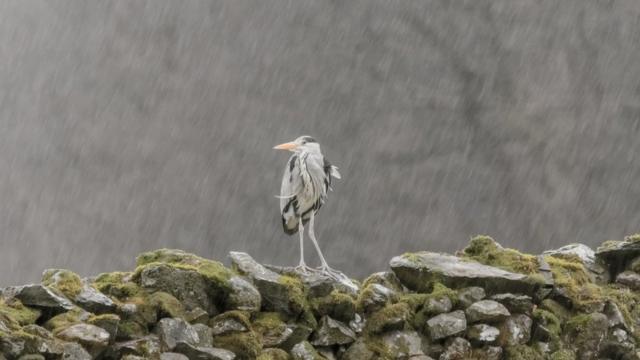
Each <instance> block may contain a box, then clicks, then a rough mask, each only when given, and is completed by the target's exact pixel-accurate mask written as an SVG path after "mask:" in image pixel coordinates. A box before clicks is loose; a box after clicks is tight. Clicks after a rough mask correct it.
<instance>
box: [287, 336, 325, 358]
mask: <svg viewBox="0 0 640 360" xmlns="http://www.w3.org/2000/svg"><path fill="white" fill-rule="evenodd" d="M291 356H292V358H293V360H325V358H324V357H322V356H321V355H320V354H318V352H317V351H316V349H314V348H313V346H312V345H311V344H309V343H308V342H306V341H303V342H301V343H298V344H296V345H295V346H294V347H293V349H291Z"/></svg>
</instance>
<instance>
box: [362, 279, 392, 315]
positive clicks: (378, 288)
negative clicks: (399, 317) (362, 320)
mask: <svg viewBox="0 0 640 360" xmlns="http://www.w3.org/2000/svg"><path fill="white" fill-rule="evenodd" d="M395 297H396V293H395V291H393V290H391V289H389V288H388V287H386V286H384V285H380V284H370V285H367V286H366V287H365V288H364V289H363V290H362V291H361V292H360V294H359V296H358V306H359V307H360V308H361V310H362V311H364V312H365V313H372V312H375V311H377V310H379V309H381V308H383V307H384V306H385V305H387V304H388V303H390V302H391V301H392V300H393V299H394V298H395Z"/></svg>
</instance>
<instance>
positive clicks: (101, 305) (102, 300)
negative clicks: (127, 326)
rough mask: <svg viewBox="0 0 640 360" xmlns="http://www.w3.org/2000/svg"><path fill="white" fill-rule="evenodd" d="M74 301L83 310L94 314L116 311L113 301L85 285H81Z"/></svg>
mask: <svg viewBox="0 0 640 360" xmlns="http://www.w3.org/2000/svg"><path fill="white" fill-rule="evenodd" d="M74 301H75V302H76V304H78V305H79V306H80V307H82V308H83V309H85V310H87V311H90V312H92V313H94V314H104V313H111V312H113V311H115V309H116V304H115V303H114V302H113V300H111V299H110V298H109V297H108V296H106V295H104V294H103V293H101V292H100V291H98V290H96V289H95V288H93V287H92V286H90V285H88V284H86V283H85V284H83V286H82V289H81V291H80V293H79V294H78V295H77V296H76V297H75V299H74Z"/></svg>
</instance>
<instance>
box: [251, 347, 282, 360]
mask: <svg viewBox="0 0 640 360" xmlns="http://www.w3.org/2000/svg"><path fill="white" fill-rule="evenodd" d="M290 359H291V356H289V354H287V352H286V351H284V350H282V349H264V350H263V351H262V353H261V354H260V356H258V358H257V359H256V360H290Z"/></svg>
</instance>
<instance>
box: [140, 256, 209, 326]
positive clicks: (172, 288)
mask: <svg viewBox="0 0 640 360" xmlns="http://www.w3.org/2000/svg"><path fill="white" fill-rule="evenodd" d="M139 285H140V286H141V287H142V288H144V289H146V290H149V291H151V292H158V291H162V292H166V293H169V294H171V295H173V296H174V297H176V298H177V299H178V300H180V302H182V304H184V306H185V307H186V308H187V309H195V308H197V307H199V308H201V309H204V310H205V311H207V312H208V313H209V314H217V313H218V309H217V308H216V306H215V304H214V303H213V301H212V299H211V297H210V296H209V293H208V291H209V283H208V282H207V279H206V278H205V277H204V276H203V275H202V274H200V273H198V272H197V271H195V270H185V269H179V268H176V267H173V266H171V265H168V264H149V265H146V266H145V267H144V268H143V269H142V271H141V272H140V278H139Z"/></svg>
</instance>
